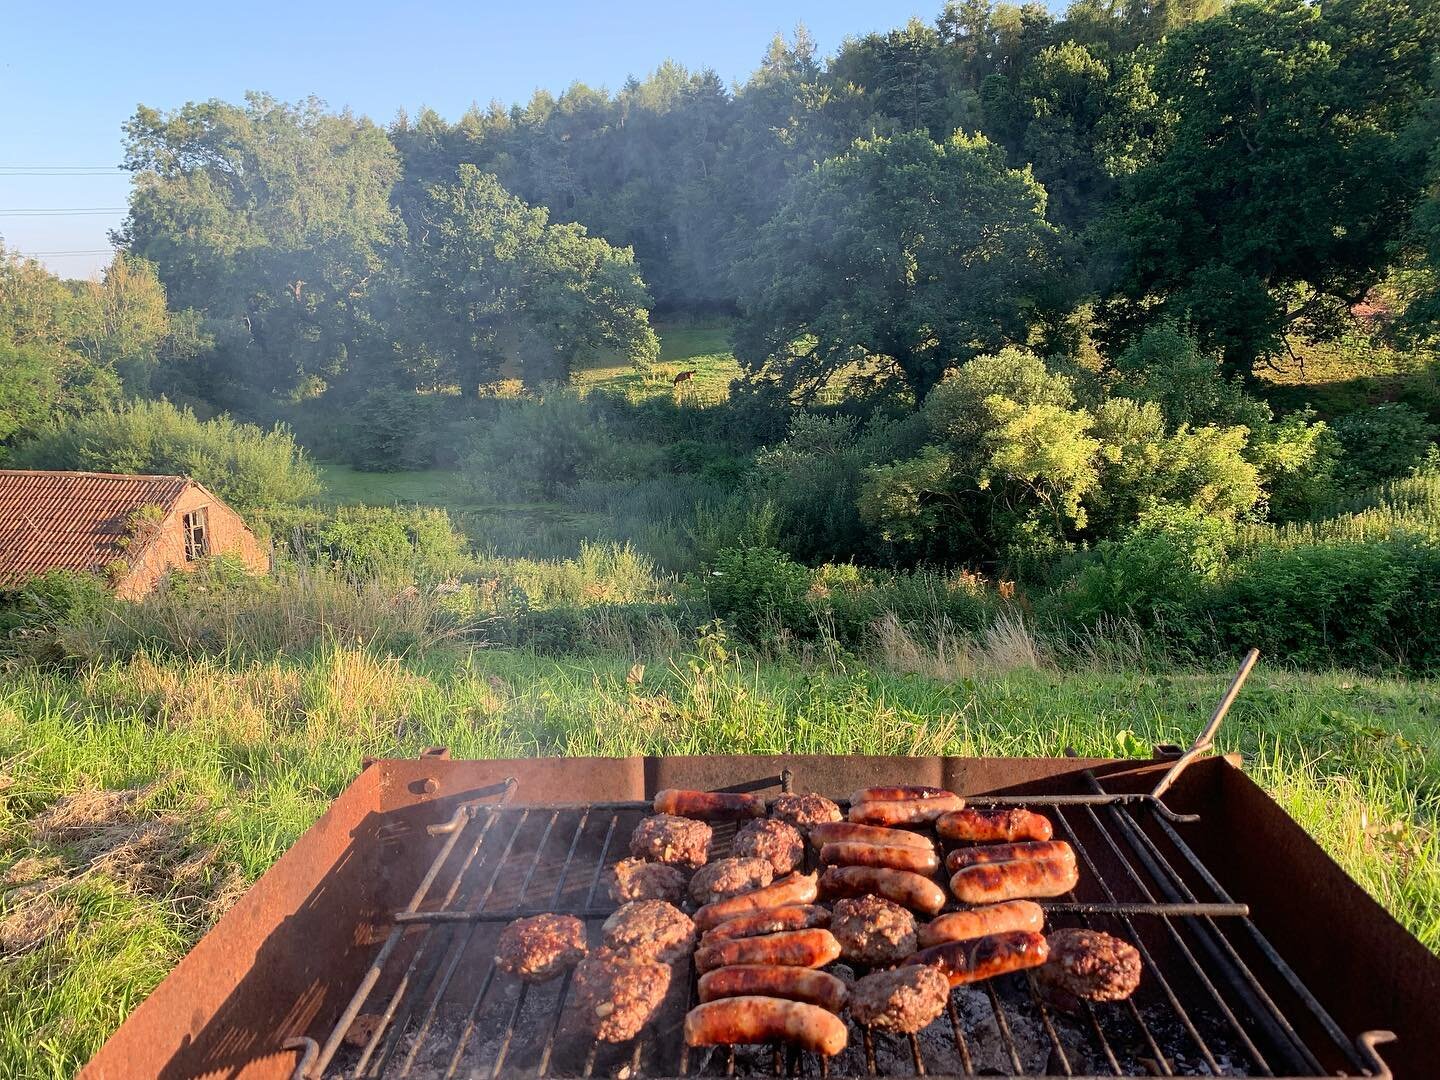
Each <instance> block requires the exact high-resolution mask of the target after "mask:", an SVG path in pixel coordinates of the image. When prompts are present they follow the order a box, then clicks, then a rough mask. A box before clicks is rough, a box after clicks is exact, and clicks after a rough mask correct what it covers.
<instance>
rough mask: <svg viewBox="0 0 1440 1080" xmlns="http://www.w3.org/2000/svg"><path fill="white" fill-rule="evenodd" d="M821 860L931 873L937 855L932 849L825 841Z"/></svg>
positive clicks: (847, 864)
mask: <svg viewBox="0 0 1440 1080" xmlns="http://www.w3.org/2000/svg"><path fill="white" fill-rule="evenodd" d="M820 861H821V862H822V863H834V864H836V865H838V866H889V867H891V868H892V869H895V870H913V871H914V872H915V873H917V874H933V873H934V872H935V871H936V870H939V869H940V856H938V855H936V854H935V849H934V848H931V849H930V850H929V851H921V850H920V849H919V848H909V847H889V846H887V845H885V844H861V843H855V842H853V841H850V842H846V841H842V842H840V843H835V844H826V845H824V846H823V847H821V849H820Z"/></svg>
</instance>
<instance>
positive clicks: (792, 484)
mask: <svg viewBox="0 0 1440 1080" xmlns="http://www.w3.org/2000/svg"><path fill="white" fill-rule="evenodd" d="M920 430H921V425H920V423H919V422H918V421H917V420H916V419H913V418H912V419H910V420H908V421H901V422H895V421H891V420H888V419H885V418H879V419H875V420H872V421H871V422H870V423H869V424H864V425H862V424H861V422H860V421H859V420H858V419H856V418H855V417H850V416H824V415H819V414H816V413H811V412H803V413H800V414H799V415H797V416H796V417H795V419H794V420H792V421H791V423H790V430H789V432H788V434H787V435H786V437H785V438H784V440H782V441H781V442H779V443H778V444H776V445H775V446H772V447H766V448H765V449H763V450H761V451H760V453H759V454H758V455H756V459H755V471H754V474H753V478H752V484H753V488H754V490H755V491H756V493H757V495H758V497H759V498H762V499H765V500H768V501H770V502H771V503H773V504H774V505H775V508H776V510H777V511H778V512H779V514H780V517H781V520H782V522H783V524H784V531H783V539H782V541H781V543H782V545H783V546H784V547H785V549H786V550H788V551H789V552H790V553H791V554H792V555H794V556H796V557H797V558H801V559H807V560H808V559H845V558H857V557H864V556H866V555H875V554H879V553H881V552H882V551H883V549H884V547H885V545H884V544H883V542H882V540H881V538H880V536H879V535H877V533H876V532H875V530H873V529H872V528H870V527H869V526H868V525H867V524H866V523H865V521H863V520H862V519H861V517H860V492H861V489H862V487H863V485H864V483H865V471H866V469H867V468H870V467H872V466H875V465H883V464H885V463H887V462H890V461H892V460H894V459H896V458H899V457H903V456H905V455H906V454H907V453H912V452H913V451H914V450H915V449H916V448H917V445H918V441H919V436H920Z"/></svg>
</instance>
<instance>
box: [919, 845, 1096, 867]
mask: <svg viewBox="0 0 1440 1080" xmlns="http://www.w3.org/2000/svg"><path fill="white" fill-rule="evenodd" d="M1019 859H1069V860H1070V861H1071V862H1074V861H1075V849H1074V848H1072V847H1071V846H1070V845H1069V844H1067V843H1066V842H1065V841H1064V840H1030V841H1026V842H1025V843H1020V844H985V845H983V846H981V847H963V848H956V849H955V850H954V851H952V852H950V854H949V855H946V856H945V869H946V870H949V871H951V872H954V871H956V870H959V869H960V868H961V867H963V866H979V865H980V864H981V863H991V862H1015V861H1017V860H1019Z"/></svg>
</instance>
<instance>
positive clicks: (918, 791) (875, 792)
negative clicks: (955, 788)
mask: <svg viewBox="0 0 1440 1080" xmlns="http://www.w3.org/2000/svg"><path fill="white" fill-rule="evenodd" d="M949 794H950V792H948V791H946V790H945V789H944V788H943V787H925V786H924V785H920V784H912V785H910V786H908V787H867V788H861V789H860V790H859V791H852V792H851V793H850V805H851V806H854V805H855V804H856V803H862V802H895V801H897V800H899V799H928V798H930V797H931V796H933V795H949Z"/></svg>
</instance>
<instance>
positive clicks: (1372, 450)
mask: <svg viewBox="0 0 1440 1080" xmlns="http://www.w3.org/2000/svg"><path fill="white" fill-rule="evenodd" d="M1332 426H1333V429H1334V432H1335V437H1336V439H1338V440H1339V443H1340V447H1341V450H1342V451H1343V456H1342V457H1341V459H1340V464H1339V470H1338V471H1339V476H1340V479H1341V480H1342V482H1344V483H1345V484H1346V485H1348V486H1349V487H1351V488H1356V487H1365V486H1368V485H1370V484H1374V483H1376V482H1377V481H1380V480H1388V479H1390V478H1392V477H1396V476H1404V475H1406V474H1407V473H1409V472H1410V471H1411V470H1412V469H1414V468H1415V466H1417V465H1419V464H1420V463H1421V462H1422V461H1423V460H1424V458H1425V454H1426V451H1427V450H1428V449H1429V448H1430V446H1431V445H1432V443H1433V441H1434V439H1435V436H1436V434H1437V432H1436V428H1435V425H1433V424H1431V423H1430V422H1429V421H1428V420H1426V419H1425V416H1424V414H1422V413H1421V412H1419V411H1418V410H1417V409H1413V408H1411V407H1410V406H1409V405H1402V404H1398V403H1391V404H1386V405H1377V406H1375V407H1374V408H1373V409H1360V410H1357V411H1355V412H1352V413H1348V414H1346V415H1345V416H1342V417H1339V418H1338V419H1337V420H1335V422H1334V424H1333V425H1332Z"/></svg>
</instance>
